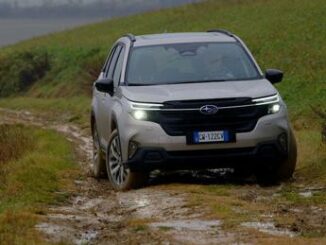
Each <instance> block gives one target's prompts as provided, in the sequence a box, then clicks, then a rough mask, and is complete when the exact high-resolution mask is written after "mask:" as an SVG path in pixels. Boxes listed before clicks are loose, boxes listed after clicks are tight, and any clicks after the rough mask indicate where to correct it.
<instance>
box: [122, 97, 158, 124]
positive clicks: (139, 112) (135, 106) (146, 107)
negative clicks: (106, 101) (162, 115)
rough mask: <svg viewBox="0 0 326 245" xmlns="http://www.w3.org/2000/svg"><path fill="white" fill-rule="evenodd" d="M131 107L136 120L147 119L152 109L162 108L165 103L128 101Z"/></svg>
mask: <svg viewBox="0 0 326 245" xmlns="http://www.w3.org/2000/svg"><path fill="white" fill-rule="evenodd" d="M128 103H129V105H130V109H131V115H132V116H133V118H135V119H136V120H147V119H148V116H149V114H148V113H150V112H151V111H158V110H161V108H162V107H163V104H158V103H146V102H133V101H129V102H128Z"/></svg>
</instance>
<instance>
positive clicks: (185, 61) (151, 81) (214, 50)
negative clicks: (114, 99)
mask: <svg viewBox="0 0 326 245" xmlns="http://www.w3.org/2000/svg"><path fill="white" fill-rule="evenodd" d="M257 78H260V75H259V73H258V71H257V69H256V67H255V65H254V64H253V62H252V60H251V58H250V57H249V56H248V54H247V53H246V51H245V50H244V49H243V48H242V47H241V46H240V45H239V44H237V43H186V44H185V43H183V44H168V45H156V46H146V47H136V48H134V49H133V50H132V52H131V55H130V59H129V63H128V70H127V78H126V79H127V81H128V84H129V85H160V84H170V83H172V84H175V83H195V82H214V81H234V80H248V79H257Z"/></svg>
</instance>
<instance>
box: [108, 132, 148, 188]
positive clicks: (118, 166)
mask: <svg viewBox="0 0 326 245" xmlns="http://www.w3.org/2000/svg"><path fill="white" fill-rule="evenodd" d="M106 170H107V174H108V177H109V180H110V182H111V185H112V187H113V188H114V189H115V190H117V191H125V190H130V189H134V188H139V187H141V186H142V185H144V184H145V182H146V181H147V179H148V174H147V173H143V172H132V171H130V169H129V168H127V167H126V166H125V165H124V164H123V161H122V152H121V144H120V137H119V133H118V130H114V131H113V132H112V135H111V137H110V140H109V145H108V150H107V154H106Z"/></svg>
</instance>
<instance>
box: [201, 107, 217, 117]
mask: <svg viewBox="0 0 326 245" xmlns="http://www.w3.org/2000/svg"><path fill="white" fill-rule="evenodd" d="M200 112H201V113H202V114H204V115H214V114H216V113H217V112H218V108H217V106H215V105H204V106H203V107H201V108H200Z"/></svg>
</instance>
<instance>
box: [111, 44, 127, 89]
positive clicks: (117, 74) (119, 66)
mask: <svg viewBox="0 0 326 245" xmlns="http://www.w3.org/2000/svg"><path fill="white" fill-rule="evenodd" d="M124 55H125V48H124V47H123V48H122V50H121V52H120V55H119V58H118V61H117V65H116V68H115V70H114V75H113V82H114V86H115V87H117V86H118V85H119V82H120V78H121V70H122V65H123V58H124Z"/></svg>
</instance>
